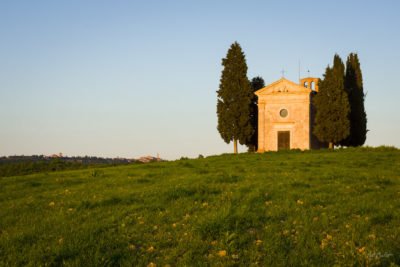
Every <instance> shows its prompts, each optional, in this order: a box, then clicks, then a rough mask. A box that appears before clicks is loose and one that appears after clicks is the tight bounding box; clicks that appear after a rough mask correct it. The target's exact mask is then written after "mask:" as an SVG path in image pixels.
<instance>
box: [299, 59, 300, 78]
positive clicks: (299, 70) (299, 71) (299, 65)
mask: <svg viewBox="0 0 400 267" xmlns="http://www.w3.org/2000/svg"><path fill="white" fill-rule="evenodd" d="M299 83H300V59H299Z"/></svg>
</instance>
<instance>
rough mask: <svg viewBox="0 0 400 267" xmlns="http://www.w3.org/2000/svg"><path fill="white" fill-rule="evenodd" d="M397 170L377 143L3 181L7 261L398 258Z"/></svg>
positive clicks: (227, 262)
mask: <svg viewBox="0 0 400 267" xmlns="http://www.w3.org/2000/svg"><path fill="white" fill-rule="evenodd" d="M399 170H400V151H399V150H398V149H395V148H388V147H380V148H357V149H338V150H334V151H325V150H320V151H305V152H302V151H284V152H270V153H265V154H239V155H232V154H226V155H221V156H212V157H207V158H202V159H195V160H189V159H184V160H177V161H173V162H156V163H152V164H131V165H124V166H117V167H113V168H101V169H100V168H96V167H95V168H88V169H84V170H75V171H59V172H43V173H37V174H32V175H28V176H16V177H3V178H0V207H1V209H0V218H1V219H0V266H3V265H4V266H25V265H32V266H36V265H52V266H58V265H76V266H105V265H107V266H116V265H117V266H119V265H122V266H252V265H259V266H333V265H337V266H349V265H350V266H376V265H379V266H396V265H399V264H400V254H399V251H400V172H399ZM391 264H392V265H391Z"/></svg>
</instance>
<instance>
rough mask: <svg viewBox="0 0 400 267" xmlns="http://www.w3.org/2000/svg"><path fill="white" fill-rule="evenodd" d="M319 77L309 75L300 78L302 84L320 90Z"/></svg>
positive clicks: (316, 90)
mask: <svg viewBox="0 0 400 267" xmlns="http://www.w3.org/2000/svg"><path fill="white" fill-rule="evenodd" d="M318 82H319V78H313V77H307V78H303V79H300V85H301V86H304V87H306V88H309V89H311V90H313V91H315V92H318Z"/></svg>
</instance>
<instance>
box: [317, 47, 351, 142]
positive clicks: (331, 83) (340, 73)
mask: <svg viewBox="0 0 400 267" xmlns="http://www.w3.org/2000/svg"><path fill="white" fill-rule="evenodd" d="M313 104H314V106H315V109H316V114H315V127H314V131H313V132H314V134H315V136H316V137H317V138H318V139H319V140H320V141H321V142H328V143H329V148H333V147H334V145H335V144H338V143H339V142H340V141H342V140H343V139H345V138H346V137H347V136H348V135H349V133H350V121H349V118H348V115H349V112H350V106H349V100H348V96H347V93H346V91H345V90H344V64H343V61H342V60H341V59H340V57H339V55H337V54H336V55H335V56H334V58H333V67H332V68H330V67H329V66H328V67H327V68H326V71H325V74H324V78H323V80H321V81H320V83H319V91H318V94H317V95H316V96H315V97H314V99H313Z"/></svg>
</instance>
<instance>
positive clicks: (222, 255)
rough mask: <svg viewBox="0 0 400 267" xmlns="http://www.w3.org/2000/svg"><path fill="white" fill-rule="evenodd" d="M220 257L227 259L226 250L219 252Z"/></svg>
mask: <svg viewBox="0 0 400 267" xmlns="http://www.w3.org/2000/svg"><path fill="white" fill-rule="evenodd" d="M218 256H220V257H225V256H226V250H220V251H218Z"/></svg>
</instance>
